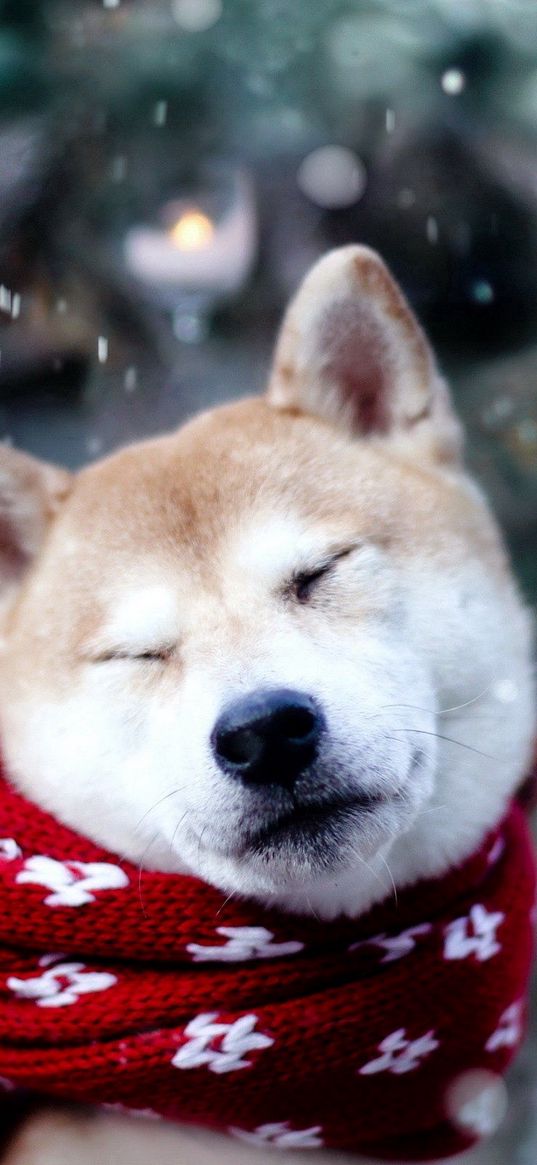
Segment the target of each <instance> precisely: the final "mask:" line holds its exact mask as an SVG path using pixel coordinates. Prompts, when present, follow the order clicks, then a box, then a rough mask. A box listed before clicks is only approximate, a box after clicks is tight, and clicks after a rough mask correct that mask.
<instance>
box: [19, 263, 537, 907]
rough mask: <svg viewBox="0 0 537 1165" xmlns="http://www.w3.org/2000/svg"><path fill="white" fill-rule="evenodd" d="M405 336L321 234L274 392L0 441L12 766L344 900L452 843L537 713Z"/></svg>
mask: <svg viewBox="0 0 537 1165" xmlns="http://www.w3.org/2000/svg"><path fill="white" fill-rule="evenodd" d="M459 438H460V434H459V426H458V423H457V421H456V419H455V417H454V415H453V413H452V411H451V406H450V402H449V398H448V393H447V390H446V388H445V385H444V384H443V382H442V380H441V378H440V377H439V375H438V372H437V371H436V369H435V366H434V362H433V359H432V357H431V354H430V351H429V349H428V347H427V344H426V341H425V339H424V337H423V335H422V333H421V331H420V329H419V327H418V325H417V323H416V321H415V320H414V318H413V316H412V315H411V313H410V310H409V308H408V307H407V305H406V303H405V302H404V300H403V298H402V296H401V294H400V292H399V291H398V289H397V288H396V286H395V285H394V283H393V282H392V280H391V278H390V276H389V275H388V273H387V271H386V269H385V268H384V266H383V265H382V263H381V261H380V260H379V259H378V257H377V256H376V255H374V254H373V253H372V252H370V251H368V250H367V249H365V248H360V247H349V248H344V249H343V250H341V251H336V252H333V253H331V254H330V255H328V256H327V257H326V258H325V259H323V260H321V262H320V263H319V264H317V266H316V267H315V268H314V269H313V271H312V272H311V273H310V275H309V276H308V277H307V278H306V280H305V282H304V284H303V285H302V287H301V289H300V290H299V292H298V293H297V296H296V298H295V300H294V301H293V302H292V304H291V306H290V308H289V311H288V313H287V316H286V319H285V320H284V324H283V327H282V331H281V335H280V338H279V342H278V345H277V349H276V355H275V360H274V366H273V371H272V374H271V379H270V383H269V389H268V393H267V395H266V397H265V398H263V399H252V400H246V401H243V402H241V403H238V404H233V405H229V406H225V407H223V408H218V409H215V410H212V411H210V412H208V413H205V414H203V415H201V416H199V417H197V418H196V419H194V420H193V421H191V422H190V423H189V424H187V425H186V426H184V427H183V428H182V429H180V430H179V431H178V432H177V433H174V434H172V435H170V436H166V437H163V438H161V439H158V440H151V441H148V442H144V443H143V444H139V445H135V446H132V447H129V448H126V449H124V450H122V451H120V452H119V453H116V454H115V455H114V456H112V457H109V458H107V459H106V460H103V461H102V462H100V463H98V464H96V465H93V466H92V467H91V468H89V469H86V470H84V471H83V472H81V473H80V474H79V475H78V476H76V477H75V478H73V479H71V478H69V477H68V475H67V474H64V473H63V472H62V471H60V470H54V469H51V468H49V467H44V466H41V465H40V464H39V463H37V462H34V461H33V460H32V459H30V458H27V457H24V455H22V454H18V453H15V452H14V451H13V450H10V449H8V448H5V449H4V450H3V452H2V454H1V458H0V522H1V530H2V548H1V552H0V569H1V571H2V578H3V583H4V608H3V624H2V625H3V640H2V652H1V655H0V731H1V739H2V748H3V753H4V757H5V762H6V766H7V771H8V773H9V775H10V777H11V779H12V780H13V781H14V782H15V783H16V784H17V785H18V786H19V787H20V788H21V790H22V791H23V792H25V793H26V794H27V795H29V796H31V797H32V798H33V799H35V800H36V801H38V802H39V803H40V804H42V805H43V806H44V807H45V808H47V809H49V810H51V811H53V812H54V813H55V814H56V815H57V816H58V817H60V818H61V819H63V820H64V821H65V822H67V823H68V824H69V825H71V826H73V827H74V828H76V829H78V830H79V831H80V832H83V833H86V834H88V835H89V836H91V837H93V838H94V839H95V840H97V841H98V842H100V843H102V844H103V845H105V846H107V847H109V848H111V849H113V850H114V851H115V852H119V853H120V854H122V855H124V856H126V857H128V858H130V859H132V860H134V861H136V862H139V863H141V864H145V865H147V866H148V867H151V868H156V869H163V870H177V871H185V870H186V871H190V872H193V873H195V874H196V875H198V876H200V877H201V878H204V879H205V880H207V881H209V882H211V883H214V884H215V885H217V886H219V887H221V888H223V889H224V890H225V891H227V892H228V893H230V894H232V893H241V894H247V895H252V896H255V897H258V898H260V899H261V900H263V901H265V902H275V903H279V904H280V905H282V906H284V907H286V908H287V909H290V910H304V911H309V910H311V911H313V912H315V913H319V914H323V915H332V914H335V913H337V912H340V911H346V912H349V913H359V912H360V911H361V910H364V909H366V908H367V906H368V905H370V904H371V902H373V901H374V900H375V899H379V898H382V897H384V896H386V894H388V893H389V892H391V888H392V882H393V883H395V885H403V884H405V883H407V882H409V881H412V880H415V879H416V878H418V877H420V876H425V875H430V874H434V873H439V872H441V871H442V870H444V869H445V868H446V867H447V866H449V865H450V864H451V863H453V862H456V861H458V860H460V859H461V858H462V857H463V856H465V854H466V853H468V852H469V851H470V850H471V848H472V847H473V846H474V845H475V844H476V843H477V841H478V840H479V838H480V836H481V835H482V834H483V833H484V831H485V830H486V829H487V828H488V827H489V826H490V825H492V824H493V822H494V821H495V820H496V819H497V818H498V816H499V815H500V813H501V812H502V809H503V807H504V804H505V802H506V800H507V799H508V797H509V796H510V794H511V793H512V791H513V789H514V788H515V786H516V784H517V783H518V781H519V780H520V779H521V777H522V776H523V775H524V768H525V766H526V764H527V763H528V759H529V754H530V748H531V741H532V736H533V731H534V715H533V707H534V696H533V690H532V683H531V678H530V629H529V621H528V618H527V615H526V613H525V611H524V609H523V607H522V605H521V602H520V600H519V597H518V594H517V591H516V588H515V586H514V583H513V581H512V578H511V575H510V572H509V567H508V564H507V562H506V558H505V555H504V551H503V549H502V545H501V541H500V538H499V535H498V533H497V531H496V527H495V524H494V522H493V519H492V518H491V516H490V514H489V512H488V510H487V507H486V504H485V502H484V500H483V498H482V497H481V495H480V493H479V491H478V489H477V488H476V486H475V485H474V484H473V483H472V482H471V481H470V480H469V479H468V477H467V476H466V475H465V473H464V471H463V468H462V466H461V463H460V461H459V444H460V440H459Z"/></svg>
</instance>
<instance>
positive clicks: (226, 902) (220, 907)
mask: <svg viewBox="0 0 537 1165" xmlns="http://www.w3.org/2000/svg"><path fill="white" fill-rule="evenodd" d="M234 897H235V891H234V890H232V891H231V894H228V896H227V898H224V901H223V902H222V905H221V906H219V907H218V910H217V911H216V914H215V918H218V915H219V914H221V913H222V911H223V909H224V907H226V906H227V904H228V902H231V899H232V898H234Z"/></svg>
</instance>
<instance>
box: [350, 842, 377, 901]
mask: <svg viewBox="0 0 537 1165" xmlns="http://www.w3.org/2000/svg"><path fill="white" fill-rule="evenodd" d="M350 851H351V853H352V854H354V857H355V858H358V861H359V862H361V864H362V866H365V868H366V870H368V871H369V873H370V874H372V875H373V877H374V878H376V879H377V882H380V884H381V886H382V889H383V890H385V889H386V886H385V884H384V882H383V880H382V878H381V876H380V874H379V873H378V871H377V870H373V869H372V867H371V866H370V865H369V862H367V861H366V859H365V858H364V857H363V856H362V854H359V853H358V850H355V848H354V846H350Z"/></svg>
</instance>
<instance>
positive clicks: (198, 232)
mask: <svg viewBox="0 0 537 1165" xmlns="http://www.w3.org/2000/svg"><path fill="white" fill-rule="evenodd" d="M213 235H214V223H213V222H212V221H211V219H210V218H209V217H208V215H206V214H203V212H202V211H201V210H185V211H184V213H183V214H182V215H181V217H180V218H178V219H177V222H176V223H175V224H174V226H173V227H172V228H171V230H170V239H171V241H172V243H174V244H175V246H176V247H179V249H180V250H181V251H201V250H202V248H203V247H206V246H207V244H208V243H210V241H211V239H212V237H213Z"/></svg>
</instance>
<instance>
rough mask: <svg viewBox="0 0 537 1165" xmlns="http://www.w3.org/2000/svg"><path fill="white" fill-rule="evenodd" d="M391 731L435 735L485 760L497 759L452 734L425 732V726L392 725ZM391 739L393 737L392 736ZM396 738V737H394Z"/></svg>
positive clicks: (438, 738)
mask: <svg viewBox="0 0 537 1165" xmlns="http://www.w3.org/2000/svg"><path fill="white" fill-rule="evenodd" d="M391 731H392V732H415V733H416V734H417V735H419V736H435V737H436V739H437V740H446V741H447V742H448V744H458V746H459V748H467V749H468V751H469V752H475V753H477V755H478V756H484V757H485V758H486V760H498V759H499V758H498V757H497V756H493V755H492V753H490V752H481V749H479V748H474V746H473V745H472V744H465V743H464V741H463V740H454V739H453V737H452V736H442V734H441V733H440V732H427V729H425V728H397V727H395V728H394V727H393V726H392V729H391ZM392 739H393V737H392ZM396 739H397V737H396Z"/></svg>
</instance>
